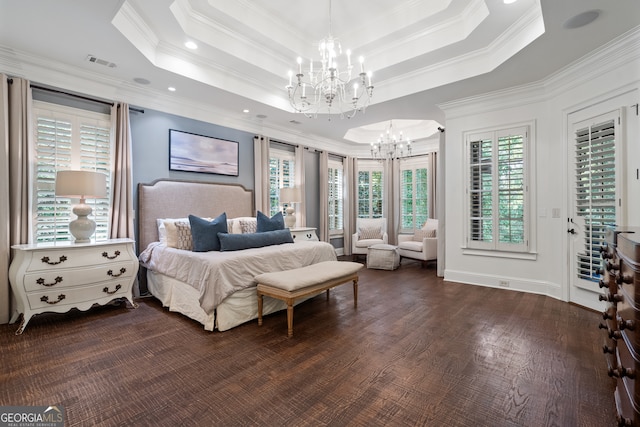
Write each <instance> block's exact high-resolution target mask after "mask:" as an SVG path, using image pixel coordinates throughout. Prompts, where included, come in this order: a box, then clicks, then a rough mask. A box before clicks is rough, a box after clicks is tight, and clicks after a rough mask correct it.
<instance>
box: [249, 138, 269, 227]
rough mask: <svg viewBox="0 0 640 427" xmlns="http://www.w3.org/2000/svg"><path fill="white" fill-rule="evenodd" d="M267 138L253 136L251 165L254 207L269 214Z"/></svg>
mask: <svg viewBox="0 0 640 427" xmlns="http://www.w3.org/2000/svg"><path fill="white" fill-rule="evenodd" d="M269 144H270V141H269V138H267V137H266V136H262V135H258V136H256V137H254V138H253V166H254V170H255V173H254V177H255V183H254V190H253V193H254V198H255V208H256V210H259V211H261V212H263V213H264V214H265V215H268V214H269V211H270V209H271V202H270V200H269Z"/></svg>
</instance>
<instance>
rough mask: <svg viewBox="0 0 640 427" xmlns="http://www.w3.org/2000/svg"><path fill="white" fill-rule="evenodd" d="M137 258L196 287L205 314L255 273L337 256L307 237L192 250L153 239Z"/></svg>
mask: <svg viewBox="0 0 640 427" xmlns="http://www.w3.org/2000/svg"><path fill="white" fill-rule="evenodd" d="M139 258H140V261H141V262H142V265H143V266H145V267H146V268H148V269H150V270H153V271H155V272H158V273H161V274H164V275H167V276H170V277H173V278H174V279H178V280H180V281H182V282H184V283H187V284H188V285H190V286H193V287H194V288H195V289H197V290H198V292H199V293H200V307H202V309H203V310H204V311H205V312H206V313H207V314H212V313H213V311H214V309H215V308H216V307H217V306H218V304H220V302H222V300H224V299H225V298H226V297H228V296H229V295H231V294H232V293H234V292H236V291H239V290H241V289H245V288H248V287H251V286H255V285H256V282H255V280H254V277H255V276H257V275H258V274H261V273H269V272H272V271H284V270H291V269H294V268H298V267H304V266H307V265H311V264H316V263H318V262H322V261H335V260H336V259H337V258H336V253H335V249H334V247H333V246H331V245H330V244H329V243H326V242H307V241H300V242H297V243H285V244H282V245H273V246H266V247H263V248H255V249H244V250H241V251H229V252H217V251H211V252H191V251H185V250H181V249H174V248H169V247H167V246H165V245H163V244H161V243H159V242H155V243H151V244H150V245H149V246H148V247H147V248H146V249H145V250H144V251H143V252H142V253H141V254H140V257H139Z"/></svg>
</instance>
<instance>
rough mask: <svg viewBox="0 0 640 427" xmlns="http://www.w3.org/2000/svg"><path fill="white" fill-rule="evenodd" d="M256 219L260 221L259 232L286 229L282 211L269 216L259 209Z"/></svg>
mask: <svg viewBox="0 0 640 427" xmlns="http://www.w3.org/2000/svg"><path fill="white" fill-rule="evenodd" d="M256 219H257V223H258V224H257V228H256V231H257V232H258V233H262V232H264V231H274V230H283V229H284V217H283V216H282V212H278V213H277V214H275V215H274V216H272V217H271V218H269V217H268V216H266V215H265V214H263V213H262V212H260V211H258V215H257V216H256Z"/></svg>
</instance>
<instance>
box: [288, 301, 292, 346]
mask: <svg viewBox="0 0 640 427" xmlns="http://www.w3.org/2000/svg"><path fill="white" fill-rule="evenodd" d="M292 336H293V298H287V338H291V337H292Z"/></svg>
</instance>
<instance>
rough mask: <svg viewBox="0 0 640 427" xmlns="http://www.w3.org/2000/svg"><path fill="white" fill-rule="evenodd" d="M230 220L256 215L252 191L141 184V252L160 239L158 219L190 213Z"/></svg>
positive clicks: (214, 186) (206, 185)
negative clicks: (224, 217)
mask: <svg viewBox="0 0 640 427" xmlns="http://www.w3.org/2000/svg"><path fill="white" fill-rule="evenodd" d="M223 212H226V213H227V218H235V217H239V216H255V210H254V199H253V191H251V190H247V189H245V188H244V187H243V186H242V185H239V184H214V183H207V182H191V181H173V180H164V179H160V180H157V181H154V182H152V183H150V184H143V183H140V184H138V215H137V216H138V245H137V246H138V250H139V251H140V252H142V251H143V250H144V249H145V248H146V247H147V245H149V243H151V242H155V241H157V240H158V226H157V222H156V220H157V219H158V218H185V217H187V216H189V215H190V214H193V215H197V216H201V217H216V216H218V215H220V214H221V213H223Z"/></svg>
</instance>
